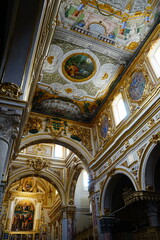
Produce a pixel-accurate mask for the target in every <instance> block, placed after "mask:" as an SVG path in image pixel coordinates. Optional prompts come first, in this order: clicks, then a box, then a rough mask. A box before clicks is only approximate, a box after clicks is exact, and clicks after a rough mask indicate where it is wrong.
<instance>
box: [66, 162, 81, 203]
mask: <svg viewBox="0 0 160 240" xmlns="http://www.w3.org/2000/svg"><path fill="white" fill-rule="evenodd" d="M83 169H84V166H83V165H82V164H77V165H76V166H75V168H74V169H73V171H72V173H71V177H70V180H69V182H68V184H67V191H66V192H67V196H66V198H67V203H68V204H74V194H75V188H76V185H75V182H74V181H76V182H77V179H78V177H79V175H80V173H81V172H82V170H83Z"/></svg>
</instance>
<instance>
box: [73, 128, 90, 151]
mask: <svg viewBox="0 0 160 240" xmlns="http://www.w3.org/2000/svg"><path fill="white" fill-rule="evenodd" d="M68 131H69V133H70V135H71V138H73V139H75V140H77V141H80V142H82V145H83V146H84V147H86V149H87V150H88V151H89V152H92V144H91V131H90V129H86V128H82V127H80V126H78V125H70V126H69V127H68Z"/></svg>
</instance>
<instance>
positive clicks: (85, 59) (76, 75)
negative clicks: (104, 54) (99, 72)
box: [62, 52, 96, 82]
mask: <svg viewBox="0 0 160 240" xmlns="http://www.w3.org/2000/svg"><path fill="white" fill-rule="evenodd" d="M62 72H63V74H64V76H65V77H66V78H67V79H69V80H71V81H73V82H83V81H87V80H89V79H90V78H92V77H93V75H94V74H95V72H96V63H95V60H94V59H93V57H92V56H90V55H89V54H87V53H83V52H77V53H73V54H71V55H69V56H68V57H67V58H66V59H65V60H64V61H63V63H62Z"/></svg>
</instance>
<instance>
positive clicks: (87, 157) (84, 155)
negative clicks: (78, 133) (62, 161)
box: [20, 133, 93, 167]
mask: <svg viewBox="0 0 160 240" xmlns="http://www.w3.org/2000/svg"><path fill="white" fill-rule="evenodd" d="M39 143H54V144H59V145H62V146H64V147H66V148H68V149H69V150H71V151H72V152H74V153H75V154H76V155H77V156H78V157H79V158H80V159H81V161H82V162H83V163H84V165H85V167H87V166H88V164H89V162H91V161H92V159H93V157H92V155H91V154H90V153H89V152H88V151H87V150H86V148H85V147H83V146H82V145H81V144H80V143H78V142H77V141H76V142H75V141H74V140H72V139H70V138H67V137H61V138H53V137H52V136H51V135H49V134H47V133H40V134H34V135H33V136H26V137H25V138H23V140H22V141H21V146H20V151H21V150H22V149H24V148H26V147H28V146H31V145H34V144H39Z"/></svg>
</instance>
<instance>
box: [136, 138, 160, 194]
mask: <svg viewBox="0 0 160 240" xmlns="http://www.w3.org/2000/svg"><path fill="white" fill-rule="evenodd" d="M159 157H160V147H159V145H158V144H156V143H154V142H151V143H149V144H148V146H147V147H146V149H145V150H144V152H143V155H142V158H141V162H140V167H139V181H140V186H141V189H142V190H146V187H147V185H151V186H154V172H155V166H156V163H157V161H158V158H159Z"/></svg>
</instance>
